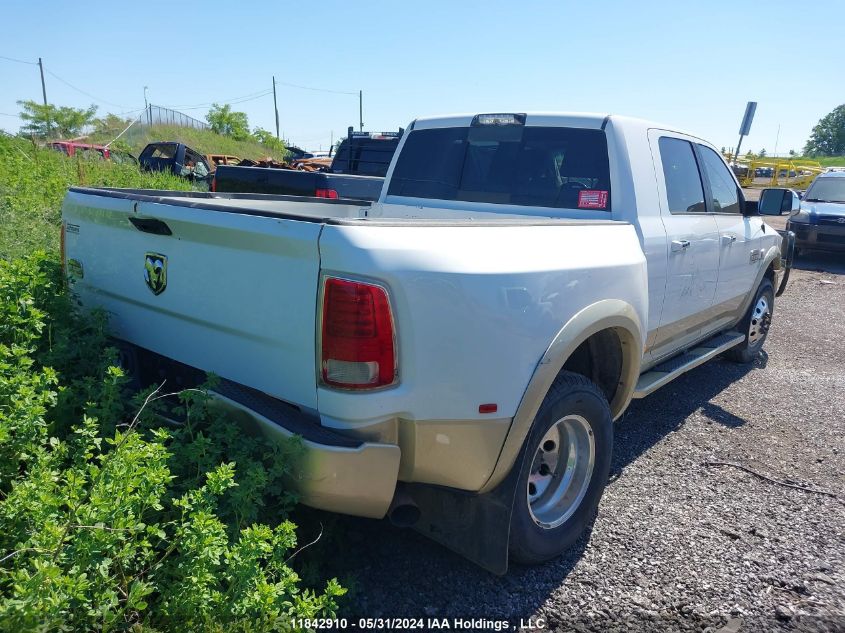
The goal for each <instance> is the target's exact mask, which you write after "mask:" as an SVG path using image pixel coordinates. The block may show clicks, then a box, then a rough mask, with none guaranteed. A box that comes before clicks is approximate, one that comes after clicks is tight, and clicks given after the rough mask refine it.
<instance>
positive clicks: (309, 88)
mask: <svg viewBox="0 0 845 633" xmlns="http://www.w3.org/2000/svg"><path fill="white" fill-rule="evenodd" d="M276 83H277V84H280V85H282V86H288V87H289V88H299V89H300V90H312V91H314V92H330V93H332V94H336V95H351V96H353V97H357V96H358V93H357V92H346V91H345V90H330V89H329V88H313V87H311V86H301V85H299V84H291V83H287V82H285V81H277V82H276Z"/></svg>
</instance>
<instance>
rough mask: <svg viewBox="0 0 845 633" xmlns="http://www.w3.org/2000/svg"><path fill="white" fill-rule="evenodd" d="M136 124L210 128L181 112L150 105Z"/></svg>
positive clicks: (203, 122)
mask: <svg viewBox="0 0 845 633" xmlns="http://www.w3.org/2000/svg"><path fill="white" fill-rule="evenodd" d="M138 122H139V123H140V124H141V125H175V126H178V127H192V128H194V129H197V130H207V129H209V128H210V127H211V126H210V125H209V124H208V123H206V122H205V121H200V120H199V119H195V118H194V117H192V116H188V115H187V114H183V113H182V112H178V111H176V110H171V109H170V108H164V107H162V106H157V105H152V104H150V105H149V106H147V109H146V110H144V111H143V112H142V113H141V117H140V119H139V121H138Z"/></svg>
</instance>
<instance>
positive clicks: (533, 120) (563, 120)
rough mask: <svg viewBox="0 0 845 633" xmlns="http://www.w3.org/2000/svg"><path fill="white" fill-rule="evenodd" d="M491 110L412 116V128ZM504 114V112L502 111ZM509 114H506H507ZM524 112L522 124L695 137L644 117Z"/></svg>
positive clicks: (466, 119)
mask: <svg viewBox="0 0 845 633" xmlns="http://www.w3.org/2000/svg"><path fill="white" fill-rule="evenodd" d="M491 113H492V112H472V113H460V114H446V115H440V116H427V117H420V118H418V119H416V120H415V121H414V123H413V129H415V130H425V129H431V128H441V127H464V126H469V125H470V124H471V123H472V120H473V118H475V117H476V116H478V115H479V114H491ZM503 113H504V111H503ZM507 114H510V113H507ZM519 114H524V115H525V125H533V126H552V127H555V126H566V127H580V128H588V129H600V128H602V127H604V126H606V125H607V122H609V121H612V122H613V124H614V125H615V126H619V127H622V128H623V129H626V130H630V131H634V130H648V129H651V128H659V129H661V130H668V131H672V132H678V133H681V134H686V135H688V136H695V137H696V138H698V137H697V136H696V135H694V134H690V133H689V132H686V131H684V130H679V129H677V128H675V127H674V126H670V125H664V124H661V123H656V122H654V121H648V120H646V119H639V118H636V117H629V116H623V115H619V114H607V113H598V112H520V113H519Z"/></svg>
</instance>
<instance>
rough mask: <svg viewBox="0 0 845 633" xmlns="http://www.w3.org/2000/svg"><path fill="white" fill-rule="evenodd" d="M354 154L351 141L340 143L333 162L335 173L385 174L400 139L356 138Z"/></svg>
mask: <svg viewBox="0 0 845 633" xmlns="http://www.w3.org/2000/svg"><path fill="white" fill-rule="evenodd" d="M351 145H352V156H351V157H350V155H349V149H350V142H349V141H348V140H346V141H344V142H343V143H341V144H340V147H339V148H338V150H337V154H336V155H335V157H334V161H333V162H332V171H333V172H335V173H339V174H342V173H345V174H358V175H362V176H382V177H383V176H384V175H385V174H387V168H388V167H389V166H390V161H391V160H392V159H393V153H394V152H395V151H396V147H397V146H398V145H399V139H398V138H397V139H392V138H391V139H372V140H370V139H354V140H353V141H352V144H351Z"/></svg>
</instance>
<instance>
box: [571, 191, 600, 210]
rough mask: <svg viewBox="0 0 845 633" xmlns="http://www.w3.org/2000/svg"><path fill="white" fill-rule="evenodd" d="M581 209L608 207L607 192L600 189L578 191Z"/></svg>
mask: <svg viewBox="0 0 845 633" xmlns="http://www.w3.org/2000/svg"><path fill="white" fill-rule="evenodd" d="M578 208H579V209H606V208H607V192H606V191H600V190H598V189H582V190H581V191H579V192H578Z"/></svg>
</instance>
